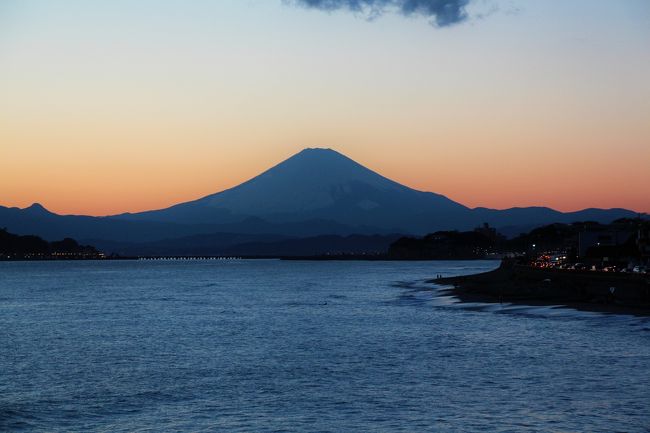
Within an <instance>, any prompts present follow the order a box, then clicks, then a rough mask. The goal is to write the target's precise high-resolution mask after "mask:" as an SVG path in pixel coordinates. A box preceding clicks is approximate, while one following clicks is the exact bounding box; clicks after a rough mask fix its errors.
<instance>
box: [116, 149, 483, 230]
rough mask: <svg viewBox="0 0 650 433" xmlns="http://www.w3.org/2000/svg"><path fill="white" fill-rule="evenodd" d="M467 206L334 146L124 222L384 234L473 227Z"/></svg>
mask: <svg viewBox="0 0 650 433" xmlns="http://www.w3.org/2000/svg"><path fill="white" fill-rule="evenodd" d="M468 211H469V209H468V208H466V207H465V206H463V205H461V204H459V203H456V202H454V201H452V200H450V199H448V198H446V197H444V196H442V195H439V194H434V193H430V192H421V191H416V190H414V189H412V188H409V187H407V186H404V185H401V184H399V183H397V182H394V181H392V180H390V179H387V178H385V177H383V176H381V175H379V174H378V173H375V172H374V171H372V170H370V169H368V168H366V167H364V166H362V165H361V164H359V163H357V162H355V161H353V160H352V159H350V158H348V157H346V156H344V155H342V154H340V153H338V152H336V151H334V150H331V149H305V150H303V151H301V152H299V153H297V154H295V155H294V156H292V157H291V158H289V159H287V160H285V161H283V162H281V163H280V164H278V165H276V166H274V167H272V168H270V169H269V170H267V171H265V172H264V173H262V174H260V175H259V176H256V177H254V178H253V179H251V180H249V181H247V182H244V183H242V184H241V185H238V186H236V187H234V188H231V189H228V190H225V191H222V192H219V193H216V194H212V195H209V196H207V197H203V198H201V199H199V200H196V201H192V202H188V203H182V204H179V205H176V206H172V207H170V208H167V209H162V210H157V211H149V212H143V213H139V214H123V215H120V216H118V217H119V218H123V219H129V220H140V221H142V220H149V221H159V222H174V223H182V224H210V223H215V222H216V221H220V222H222V223H225V222H233V221H241V220H243V219H244V218H250V217H257V218H261V219H263V220H265V221H269V222H272V223H287V222H297V221H309V220H326V221H334V222H336V223H339V224H344V225H348V226H352V227H361V226H366V227H375V228H376V229H377V230H379V231H386V230H388V231H392V232H416V233H417V232H422V231H426V230H428V229H430V228H433V227H436V226H438V225H446V224H451V223H454V222H455V223H459V222H462V221H459V218H460V219H464V220H467V221H464V222H465V223H469V222H470V221H469V219H471V218H470V217H469V214H468Z"/></svg>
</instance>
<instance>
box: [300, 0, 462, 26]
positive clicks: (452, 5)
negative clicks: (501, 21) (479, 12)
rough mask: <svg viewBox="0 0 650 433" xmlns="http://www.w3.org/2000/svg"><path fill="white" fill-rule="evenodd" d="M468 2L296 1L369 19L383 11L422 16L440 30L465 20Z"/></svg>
mask: <svg viewBox="0 0 650 433" xmlns="http://www.w3.org/2000/svg"><path fill="white" fill-rule="evenodd" d="M470 1H471V0H295V1H294V3H295V4H297V5H300V6H304V7H308V8H314V9H321V10H324V11H334V10H338V9H345V10H349V11H352V12H355V13H361V14H364V15H366V16H368V17H370V18H375V17H378V16H380V15H381V14H383V13H384V12H386V11H397V12H399V13H401V14H403V15H405V16H412V15H421V16H424V17H427V18H429V19H430V20H431V22H432V23H433V24H435V25H437V26H439V27H444V26H449V25H452V24H456V23H459V22H462V21H463V20H465V19H466V18H467V12H466V11H465V7H466V6H467V4H468V3H469V2H470Z"/></svg>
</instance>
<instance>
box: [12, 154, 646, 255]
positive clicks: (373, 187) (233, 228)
mask: <svg viewBox="0 0 650 433" xmlns="http://www.w3.org/2000/svg"><path fill="white" fill-rule="evenodd" d="M634 216H636V214H635V213H634V212H631V211H628V210H624V209H608V210H603V209H587V210H583V211H580V212H573V213H561V212H558V211H555V210H553V209H549V208H539V207H531V208H513V209H507V210H494V209H486V208H476V209H470V208H467V207H465V206H463V205H461V204H459V203H456V202H454V201H452V200H450V199H448V198H446V197H444V196H442V195H439V194H434V193H430V192H422V191H416V190H414V189H411V188H408V187H406V186H404V185H401V184H399V183H397V182H394V181H392V180H390V179H387V178H385V177H383V176H381V175H379V174H377V173H375V172H373V171H372V170H369V169H367V168H365V167H363V166H362V165H360V164H358V163H356V162H355V161H353V160H351V159H349V158H347V157H346V156H344V155H341V154H340V153H338V152H336V151H333V150H330V149H305V150H303V151H301V152H299V153H298V154H296V155H294V156H292V157H291V158H289V159H287V160H285V161H284V162H282V163H280V164H278V165H276V166H275V167H272V168H271V169H269V170H267V171H265V172H264V173H262V174H260V175H259V176H257V177H254V178H253V179H251V180H249V181H247V182H244V183H243V184H241V185H238V186H236V187H234V188H231V189H228V190H226V191H222V192H219V193H216V194H212V195H209V196H206V197H203V198H201V199H199V200H195V201H191V202H187V203H181V204H178V205H175V206H172V207H170V208H166V209H160V210H153V211H148V212H141V213H135V214H121V215H114V216H108V217H89V216H76V215H65V216H62V215H56V214H54V213H51V212H49V211H47V210H46V209H45V208H43V207H42V206H40V205H37V204H35V205H32V206H30V207H28V208H25V209H18V208H5V207H1V206H0V227H6V228H7V229H9V230H11V231H12V232H15V233H19V234H36V235H39V236H42V237H43V238H45V239H50V240H52V239H60V238H63V237H73V238H75V239H79V240H80V241H82V242H84V241H88V240H92V241H93V242H95V243H97V244H98V245H101V244H108V243H111V242H112V243H118V244H120V245H122V246H124V243H144V242H147V243H153V244H155V242H158V241H162V240H169V239H178V238H188V239H194V242H196V247H197V249H198V248H199V245H203V247H205V243H206V242H208V243H209V242H213V244H211V245H214V246H219V247H226V246H228V247H231V246H232V245H233V244H232V242H231V238H232V236H223V234H231V235H233V234H236V235H239V236H240V237H239V238H240V239H242V240H243V239H246V241H245V242H246V243H248V244H251V243H252V244H254V243H255V242H257V241H260V242H267V241H270V240H273V241H279V240H280V238H282V237H285V238H300V237H316V236H320V235H339V236H346V235H350V234H361V235H372V234H380V235H389V234H394V233H401V234H413V235H421V234H426V233H431V232H434V231H438V230H453V229H456V230H468V229H472V228H473V227H475V226H477V225H479V224H482V223H484V222H487V223H489V224H490V225H491V226H494V227H497V228H500V229H502V231H503V232H505V233H506V234H509V235H516V234H518V233H520V232H524V231H528V230H529V229H530V228H532V227H535V226H538V225H543V224H549V223H554V222H563V223H568V222H572V221H578V220H580V221H585V220H592V221H597V222H602V223H608V222H611V221H613V220H615V219H618V218H622V217H634ZM217 234H221V235H222V236H217ZM208 235H213V236H212V237H211V238H210V237H209V236H208ZM250 235H255V236H250ZM235 237H236V236H235ZM199 239H202V240H201V241H199ZM208 239H211V240H208ZM203 247H201V248H203ZM189 248H190V250H191V247H189ZM188 251H189V250H188Z"/></svg>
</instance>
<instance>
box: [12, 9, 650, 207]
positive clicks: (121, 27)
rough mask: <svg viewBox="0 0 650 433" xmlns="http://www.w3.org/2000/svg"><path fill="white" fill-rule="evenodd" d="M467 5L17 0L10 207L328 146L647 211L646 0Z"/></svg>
mask: <svg viewBox="0 0 650 433" xmlns="http://www.w3.org/2000/svg"><path fill="white" fill-rule="evenodd" d="M467 13H468V18H467V19H466V20H464V21H463V22H459V23H456V24H454V25H450V26H444V27H438V26H435V25H432V24H431V23H429V22H428V21H427V20H426V19H420V18H418V17H403V16H400V15H399V14H385V15H384V16H381V17H378V18H376V19H373V20H368V19H365V18H364V17H361V16H358V14H354V13H347V12H345V11H335V12H329V13H328V12H323V11H318V10H312V9H308V8H304V7H298V6H296V5H294V4H292V3H291V2H283V1H271V0H265V1H248V2H242V1H237V0H230V1H219V2H208V1H184V2H181V1H165V2H149V1H142V2H127V1H114V2H113V1H112V2H101V3H100V2H84V1H62V2H45V1H29V0H28V1H11V0H10V1H5V2H2V3H1V4H0V66H1V67H0V151H1V155H2V157H1V159H0V205H2V206H19V207H25V206H28V205H30V204H31V203H33V202H40V203H42V204H43V205H44V206H45V207H47V208H48V209H50V210H52V211H54V212H57V213H65V214H69V213H74V214H89V215H107V214H116V213H121V212H127V211H128V212H134V211H141V210H148V209H156V208H162V207H166V206H169V205H172V204H175V203H178V202H182V201H188V200H192V199H196V198H199V197H201V196H204V195H207V194H210V193H214V192H217V191H220V190H223V189H226V188H229V187H232V186H235V185H237V184H238V183H240V182H242V181H245V180H247V179H248V178H250V177H253V176H255V175H257V174H259V173H260V172H261V171H263V170H265V169H267V168H269V167H271V166H272V165H275V164H277V163H278V162H280V161H282V160H283V159H285V158H287V157H289V156H291V155H292V154H294V153H296V152H298V151H299V150H301V149H302V148H305V147H331V148H333V149H335V150H338V151H339V152H341V153H343V154H345V155H347V156H349V157H350V158H352V159H354V160H356V161H357V162H359V163H361V164H363V165H365V166H367V167H369V168H371V169H373V170H375V171H377V172H379V173H381V174H382V175H384V176H386V177H389V178H391V179H393V180H396V181H398V182H400V183H403V184H405V185H408V186H410V187H413V188H416V189H420V190H425V191H433V192H437V193H440V194H444V195H446V196H448V197H449V198H451V199H453V200H456V201H458V202H460V203H463V204H465V205H467V206H471V207H475V206H486V207H493V208H507V207H513V206H531V205H539V206H550V207H553V208H556V209H559V210H563V211H570V210H578V209H582V208H586V207H603V208H611V207H625V208H628V209H632V210H636V211H639V212H650V84H649V82H650V80H649V79H648V77H650V3H648V2H646V1H644V0H639V1H633V0H630V1H617V2H605V1H603V2H598V1H586V0H584V1H578V0H575V1H573V0H571V1H568V2H533V1H507V2H501V1H494V2H490V1H487V2H470V4H469V6H468V7H467Z"/></svg>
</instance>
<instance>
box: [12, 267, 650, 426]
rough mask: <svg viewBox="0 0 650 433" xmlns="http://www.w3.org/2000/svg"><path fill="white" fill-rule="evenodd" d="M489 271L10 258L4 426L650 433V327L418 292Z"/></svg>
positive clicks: (641, 321)
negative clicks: (431, 281)
mask: <svg viewBox="0 0 650 433" xmlns="http://www.w3.org/2000/svg"><path fill="white" fill-rule="evenodd" d="M496 265H497V263H496V262H480V261H479V262H476V261H475V262H306V261H304V262H301V261H276V260H268V261H261V260H260V261H166V262H162V261H115V262H112V261H106V262H90V261H88V262H2V263H0V431H2V432H11V431H39V432H40V431H46V432H211V431H224V432H257V431H263V432H267V431H268V432H284V431H287V432H376V431H382V432H425V431H431V432H459V431H467V432H477V431H486V432H528V431H535V432H648V431H650V320H649V319H647V318H637V317H631V316H615V315H602V314H595V313H584V312H576V311H573V310H569V309H558V308H547V307H522V306H511V305H507V304H504V305H498V304H496V305H485V304H458V303H456V302H455V300H454V299H453V298H450V297H446V296H442V295H441V294H440V293H438V292H437V291H436V290H433V291H432V290H430V288H431V285H427V284H425V283H424V280H425V279H427V278H432V277H435V276H436V275H437V274H443V275H444V276H451V275H458V274H465V273H474V272H477V271H483V270H488V269H491V268H493V267H495V266H496ZM425 289H426V290H425Z"/></svg>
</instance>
